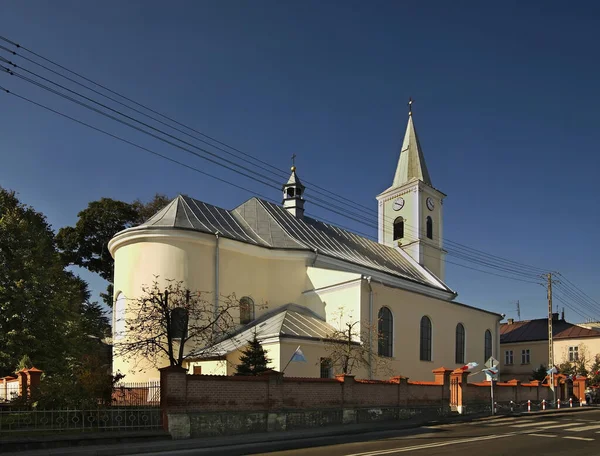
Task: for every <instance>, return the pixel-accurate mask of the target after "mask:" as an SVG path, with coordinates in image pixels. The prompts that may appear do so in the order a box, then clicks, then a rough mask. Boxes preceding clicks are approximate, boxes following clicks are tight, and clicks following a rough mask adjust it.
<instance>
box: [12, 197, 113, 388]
mask: <svg viewBox="0 0 600 456" xmlns="http://www.w3.org/2000/svg"><path fill="white" fill-rule="evenodd" d="M88 300H89V291H88V289H87V284H86V283H85V282H84V281H83V280H81V279H80V278H79V277H77V276H75V275H74V274H73V273H71V272H69V271H67V270H65V265H64V262H63V261H62V259H61V257H60V255H59V252H58V250H57V249H56V243H55V238H54V233H53V232H52V230H51V228H50V225H49V224H48V222H47V221H46V218H45V217H44V215H43V214H41V213H39V212H36V211H35V210H34V209H33V208H31V207H29V206H26V205H24V204H22V203H21V202H20V201H19V200H18V198H17V197H16V195H15V193H14V192H11V191H8V190H5V189H3V188H1V187H0V376H4V375H9V374H11V373H12V372H14V370H15V369H16V368H17V366H18V364H19V362H20V360H22V359H23V358H24V356H28V357H29V358H30V360H31V361H32V362H33V364H34V365H35V366H36V367H38V368H40V369H42V370H43V371H45V372H46V373H47V374H48V375H52V374H53V373H60V372H64V371H66V370H69V369H71V368H72V367H73V366H74V364H75V363H76V362H77V360H78V359H80V358H81V356H82V355H83V354H84V353H86V351H87V350H89V349H91V348H90V336H92V337H96V338H97V339H98V338H102V337H104V335H105V334H106V331H107V329H108V321H106V319H105V317H104V320H103V319H102V315H101V314H99V313H97V312H96V310H91V309H94V306H93V305H92V304H90V303H89V301H88ZM86 325H87V326H86ZM96 343H97V342H96Z"/></svg>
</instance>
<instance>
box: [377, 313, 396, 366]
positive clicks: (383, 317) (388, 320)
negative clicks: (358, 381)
mask: <svg viewBox="0 0 600 456" xmlns="http://www.w3.org/2000/svg"><path fill="white" fill-rule="evenodd" d="M377 319H378V323H377V331H378V333H379V334H378V335H379V337H378V339H379V340H378V344H377V354H378V355H379V356H388V357H391V356H392V346H393V343H394V339H393V325H394V320H393V318H392V311H391V310H390V309H388V308H387V307H382V308H381V309H379V314H378V315H377Z"/></svg>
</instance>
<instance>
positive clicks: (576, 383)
mask: <svg viewBox="0 0 600 456" xmlns="http://www.w3.org/2000/svg"><path fill="white" fill-rule="evenodd" d="M586 380H587V379H586V377H583V376H577V377H575V380H573V394H574V395H575V396H577V400H578V401H581V403H582V404H584V405H586V404H587V401H586V399H585V381H586Z"/></svg>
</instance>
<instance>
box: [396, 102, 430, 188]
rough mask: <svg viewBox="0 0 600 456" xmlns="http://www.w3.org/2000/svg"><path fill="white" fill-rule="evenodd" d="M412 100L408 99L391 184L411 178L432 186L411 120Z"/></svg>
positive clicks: (400, 183)
mask: <svg viewBox="0 0 600 456" xmlns="http://www.w3.org/2000/svg"><path fill="white" fill-rule="evenodd" d="M413 101H414V100H413V99H412V98H409V99H408V125H407V126H406V133H405V134H404V141H403V142H402V149H401V150H400V158H399V159H398V165H397V167H396V174H395V175H394V183H393V184H392V186H394V187H398V186H400V185H403V184H405V183H407V182H409V181H411V180H413V179H418V180H420V181H423V182H424V183H426V184H427V185H430V186H432V185H431V178H430V177H429V171H428V170H427V165H426V164H425V157H424V156H423V151H422V149H421V144H420V143H419V137H418V136H417V130H416V129H415V125H414V122H413V115H412V105H413Z"/></svg>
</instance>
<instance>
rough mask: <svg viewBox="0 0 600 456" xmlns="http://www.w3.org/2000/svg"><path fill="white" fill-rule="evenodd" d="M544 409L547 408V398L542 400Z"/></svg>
mask: <svg viewBox="0 0 600 456" xmlns="http://www.w3.org/2000/svg"><path fill="white" fill-rule="evenodd" d="M542 410H546V399H543V400H542Z"/></svg>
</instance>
